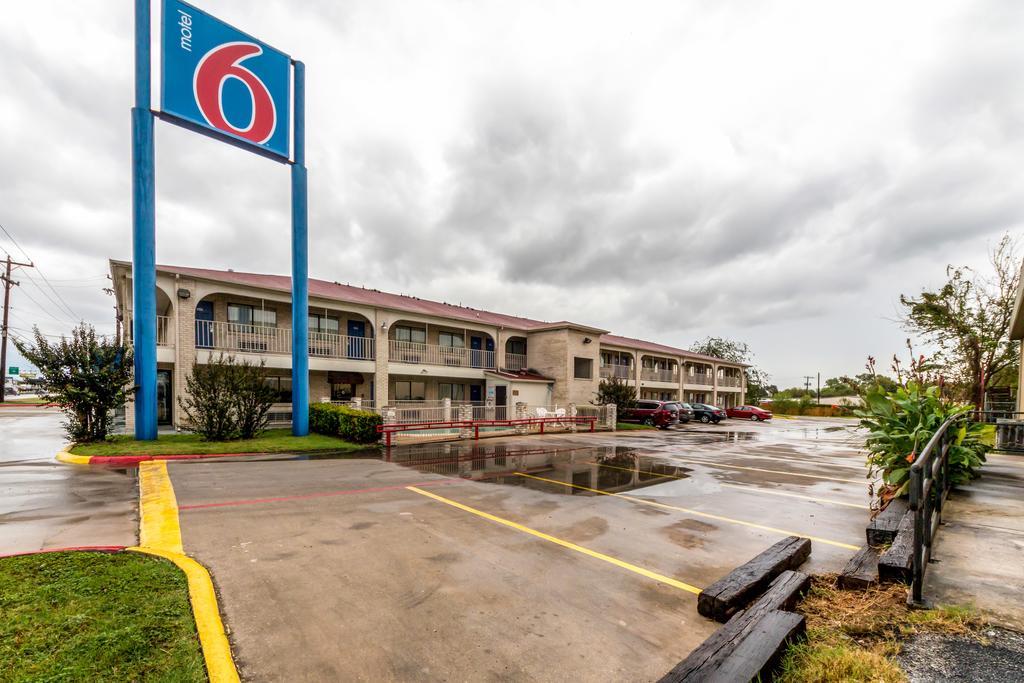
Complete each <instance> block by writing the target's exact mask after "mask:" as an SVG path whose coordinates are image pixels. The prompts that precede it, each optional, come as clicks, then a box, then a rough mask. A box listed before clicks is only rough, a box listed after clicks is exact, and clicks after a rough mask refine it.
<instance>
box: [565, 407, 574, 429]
mask: <svg viewBox="0 0 1024 683" xmlns="http://www.w3.org/2000/svg"><path fill="white" fill-rule="evenodd" d="M576 415H577V412H576V404H575V403H570V404H569V410H567V411H566V417H568V418H569V419H570V420H572V422H571V423H570V424H569V431H570V432H575V431H576V420H575V419H574V418H575V417H576Z"/></svg>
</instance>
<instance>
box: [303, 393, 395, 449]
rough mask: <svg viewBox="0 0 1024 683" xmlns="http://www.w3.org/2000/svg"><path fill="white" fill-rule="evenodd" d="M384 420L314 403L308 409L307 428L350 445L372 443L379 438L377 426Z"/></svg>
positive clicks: (351, 409) (347, 408) (344, 408)
mask: <svg viewBox="0 0 1024 683" xmlns="http://www.w3.org/2000/svg"><path fill="white" fill-rule="evenodd" d="M383 423H384V420H383V419H382V418H381V416H380V415H378V414H377V413H371V412H368V411H366V410H356V409H355V408H349V407H348V406H338V405H334V404H333V403H314V404H312V405H311V406H310V407H309V428H310V429H311V430H312V431H314V432H316V433H317V434H327V435H329V436H339V437H341V438H342V439H344V440H345V441H351V442H352V443H373V442H375V441H377V440H378V439H379V438H380V434H378V433H377V425H380V424H383Z"/></svg>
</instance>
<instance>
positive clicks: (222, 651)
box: [125, 547, 239, 683]
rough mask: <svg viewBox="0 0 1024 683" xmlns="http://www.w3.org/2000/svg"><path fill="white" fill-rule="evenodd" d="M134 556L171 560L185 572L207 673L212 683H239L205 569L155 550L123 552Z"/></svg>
mask: <svg viewBox="0 0 1024 683" xmlns="http://www.w3.org/2000/svg"><path fill="white" fill-rule="evenodd" d="M125 550H129V551H132V552H137V553H145V554H147V555H156V556H157V557H162V558H164V559H167V560H170V561H171V562H173V563H174V564H176V565H177V566H178V568H179V569H181V571H183V572H185V577H186V578H187V579H188V597H189V600H190V601H191V602H192V614H193V616H194V617H195V620H196V631H198V632H199V643H200V644H201V645H202V648H203V659H204V660H205V661H206V673H207V675H208V676H209V677H210V682H211V683H234V682H235V681H238V680H239V678H238V670H237V669H235V662H234V660H233V659H232V657H231V644H230V643H228V636H227V634H226V633H225V632H224V622H222V621H221V619H220V610H219V609H218V608H217V593H216V592H215V591H214V589H213V580H212V579H211V578H210V572H208V571H206V567H204V566H203V565H201V564H199V563H198V562H196V561H195V560H193V559H192V558H191V557H189V556H188V555H183V554H181V553H172V552H166V551H164V550H160V549H157V548H138V547H136V548H125Z"/></svg>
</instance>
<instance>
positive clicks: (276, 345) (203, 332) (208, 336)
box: [196, 320, 374, 360]
mask: <svg viewBox="0 0 1024 683" xmlns="http://www.w3.org/2000/svg"><path fill="white" fill-rule="evenodd" d="M196 348H197V349H211V350H218V351H229V352H241V353H268V354H278V355H290V354H291V352H292V330H291V328H288V327H268V326H262V325H244V324H241V323H227V322H220V321H211V320H197V321H196ZM309 355H310V357H311V358H350V359H353V360H373V358H374V339H373V338H372V337H351V336H348V335H344V334H330V333H326V332H310V333H309Z"/></svg>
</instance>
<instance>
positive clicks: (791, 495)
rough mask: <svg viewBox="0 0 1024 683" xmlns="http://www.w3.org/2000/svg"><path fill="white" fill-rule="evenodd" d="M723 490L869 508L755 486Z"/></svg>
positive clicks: (731, 485) (728, 485)
mask: <svg viewBox="0 0 1024 683" xmlns="http://www.w3.org/2000/svg"><path fill="white" fill-rule="evenodd" d="M720 486H722V487H723V488H728V489H736V490H737V491H745V492H747V493H767V494H768V495H772V496H785V497H787V498H800V499H801V500H813V501H814V502H815V503H829V504H831V505H845V506H847V507H851V508H860V509H862V510H870V509H871V506H869V505H862V504H860V503H847V502H845V501H842V500H835V499H833V498H818V497H815V496H805V495H802V494H799V493H788V492H786V491H769V490H768V489H762V488H758V487H756V486H738V485H736V484H720Z"/></svg>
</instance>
